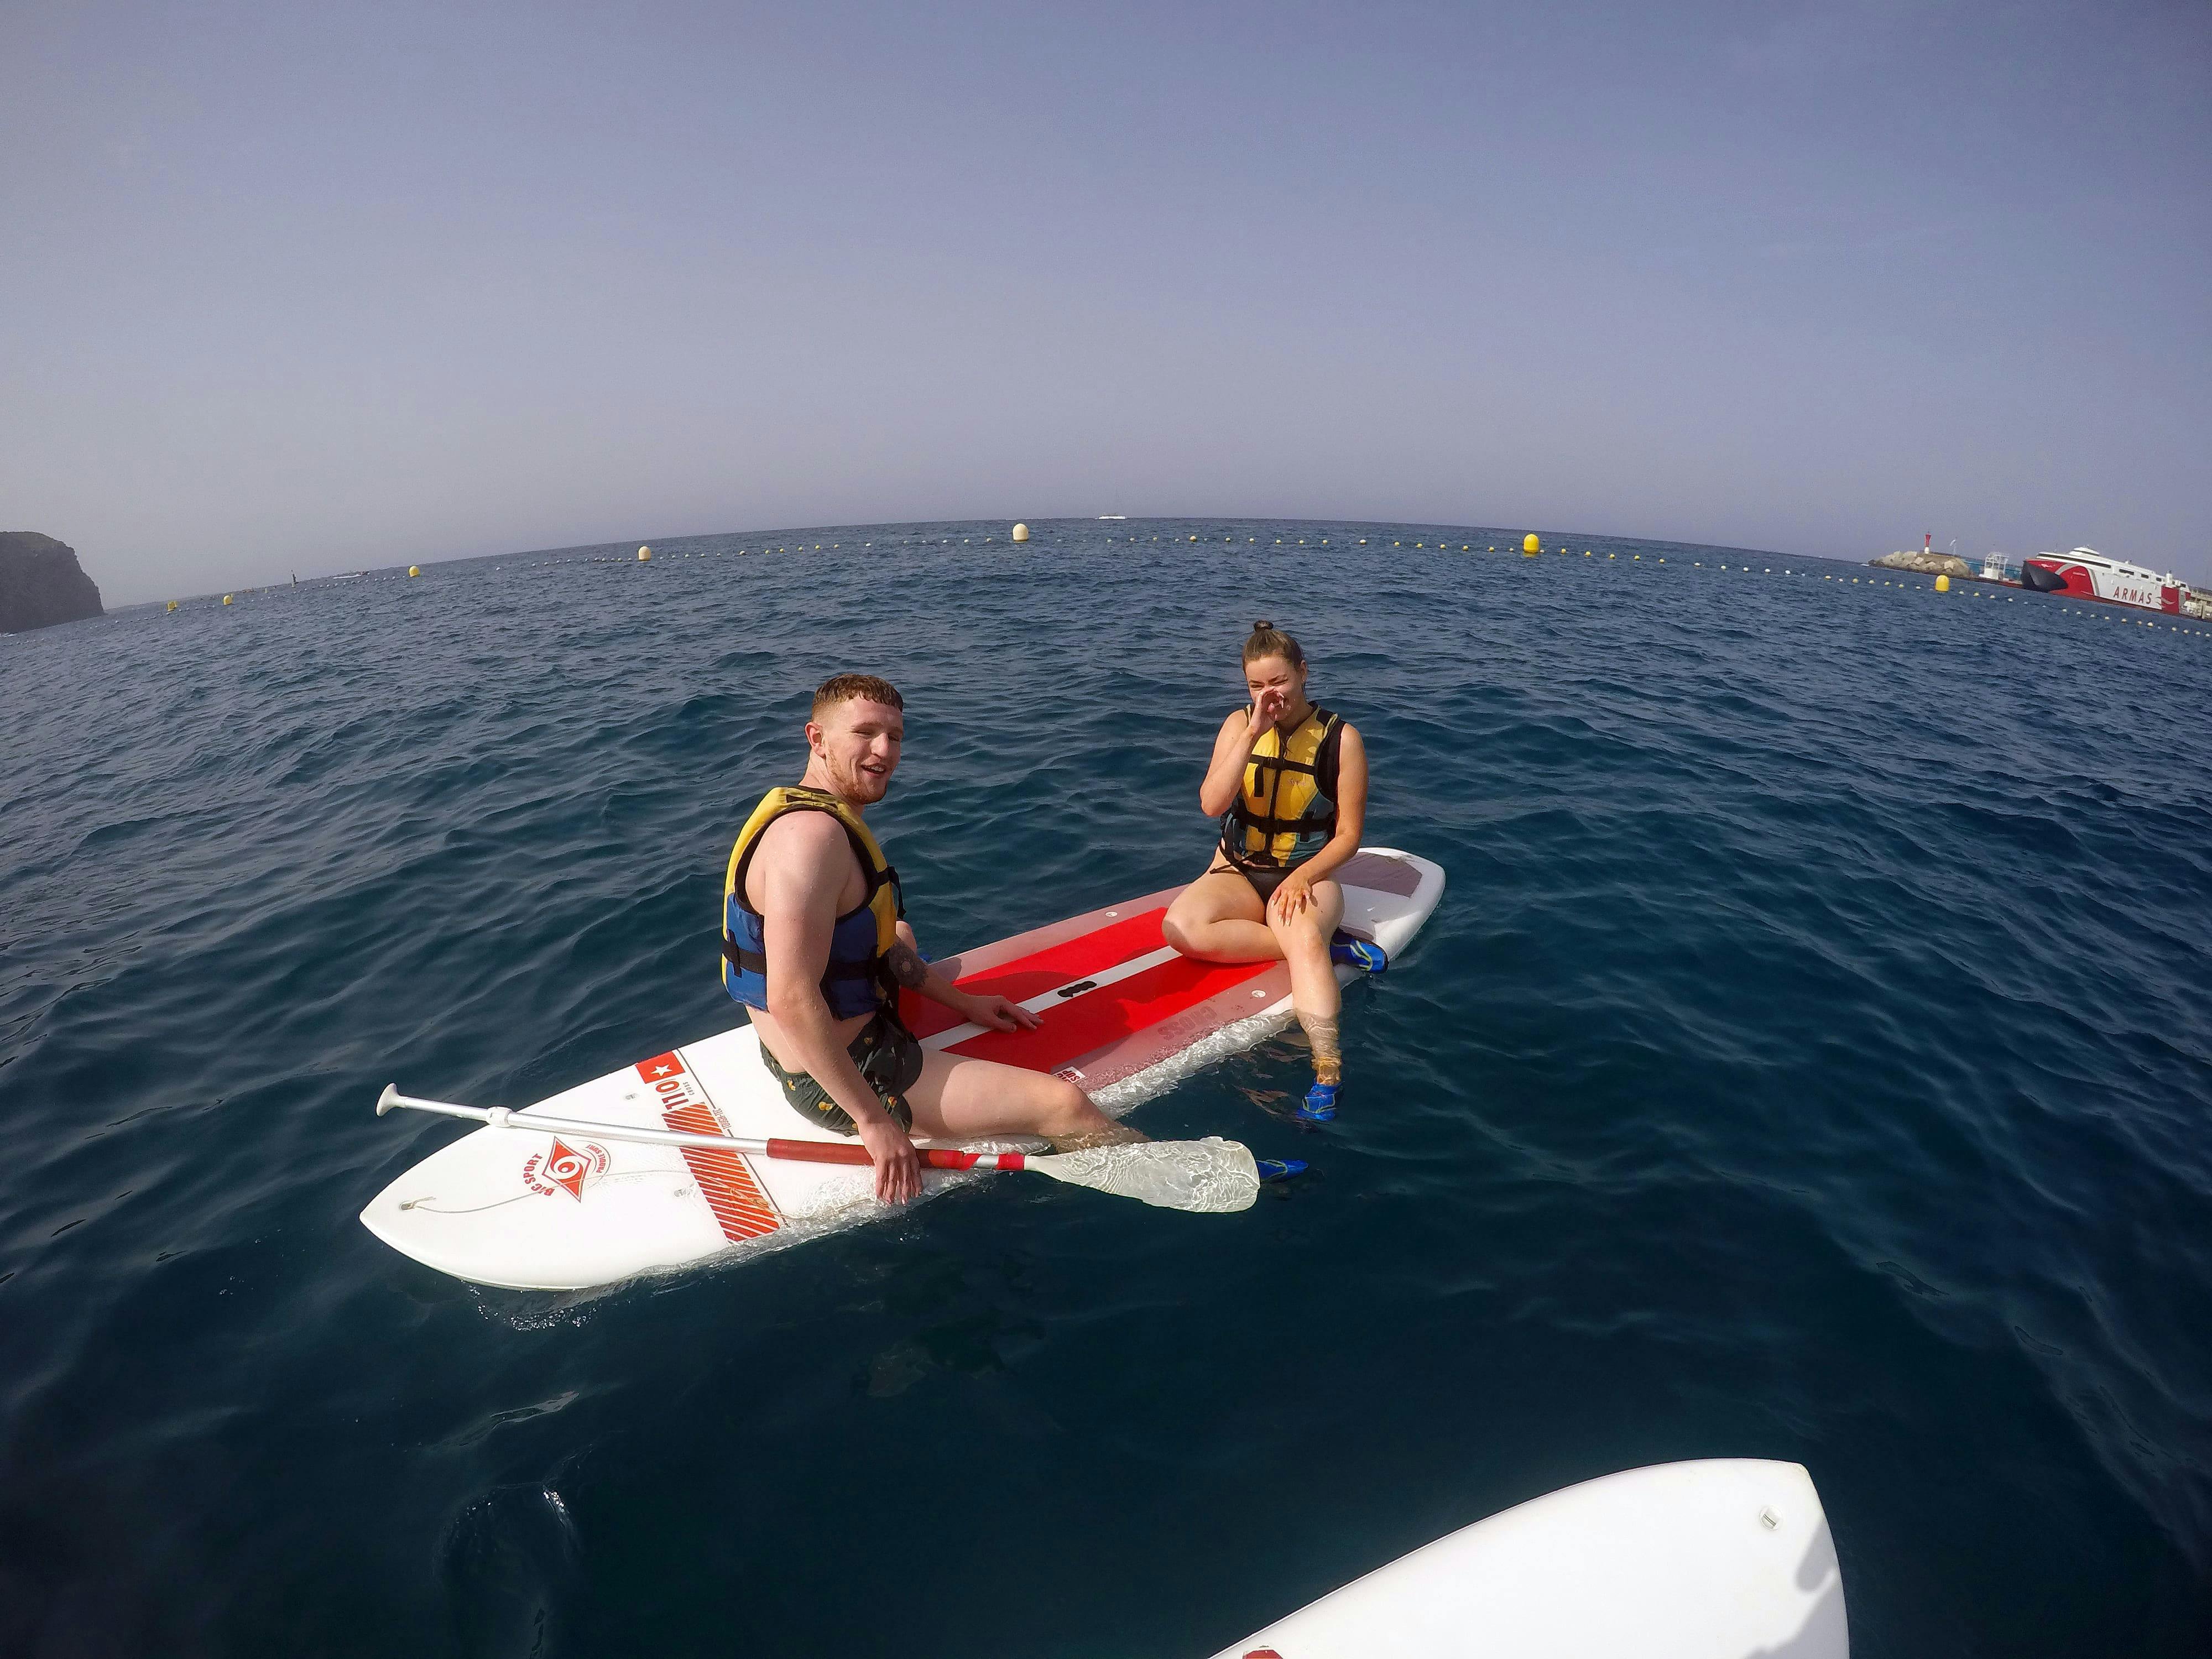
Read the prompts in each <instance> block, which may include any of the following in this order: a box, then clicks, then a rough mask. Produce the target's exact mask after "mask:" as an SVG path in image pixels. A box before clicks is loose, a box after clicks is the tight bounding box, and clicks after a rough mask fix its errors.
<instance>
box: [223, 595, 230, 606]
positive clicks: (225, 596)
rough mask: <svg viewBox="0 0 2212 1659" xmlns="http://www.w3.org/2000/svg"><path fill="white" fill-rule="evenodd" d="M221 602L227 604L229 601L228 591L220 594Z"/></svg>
mask: <svg viewBox="0 0 2212 1659" xmlns="http://www.w3.org/2000/svg"><path fill="white" fill-rule="evenodd" d="M222 602H223V603H224V604H225V605H228V604H229V603H230V595H229V594H228V593H226V594H224V595H223V596H222Z"/></svg>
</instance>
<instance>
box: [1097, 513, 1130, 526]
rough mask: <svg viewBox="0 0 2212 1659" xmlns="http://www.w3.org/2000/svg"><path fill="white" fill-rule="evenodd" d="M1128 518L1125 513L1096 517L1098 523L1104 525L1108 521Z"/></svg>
mask: <svg viewBox="0 0 2212 1659" xmlns="http://www.w3.org/2000/svg"><path fill="white" fill-rule="evenodd" d="M1128 516H1129V515H1128V514H1127V513H1100V514H1099V515H1098V522H1099V523H1101V524H1104V523H1105V522H1106V521H1107V520H1109V519H1126V518H1127V517H1128Z"/></svg>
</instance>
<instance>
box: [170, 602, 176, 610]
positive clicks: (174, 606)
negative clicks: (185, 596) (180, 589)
mask: <svg viewBox="0 0 2212 1659" xmlns="http://www.w3.org/2000/svg"><path fill="white" fill-rule="evenodd" d="M176 608H177V602H176V601H175V600H174V599H171V600H170V601H169V609H170V610H172V611H174V610H175V609H176Z"/></svg>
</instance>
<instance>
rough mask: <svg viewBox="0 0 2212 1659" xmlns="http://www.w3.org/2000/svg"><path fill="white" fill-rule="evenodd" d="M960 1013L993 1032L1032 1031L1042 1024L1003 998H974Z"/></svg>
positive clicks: (1020, 1006) (1031, 1014) (1021, 1007)
mask: <svg viewBox="0 0 2212 1659" xmlns="http://www.w3.org/2000/svg"><path fill="white" fill-rule="evenodd" d="M961 1012H963V1013H965V1014H966V1015H967V1016H968V1018H969V1019H970V1020H972V1021H974V1022H975V1024H978V1025H987V1026H989V1027H990V1028H991V1030H994V1031H1034V1030H1036V1028H1037V1027H1038V1026H1040V1025H1042V1024H1044V1021H1043V1020H1042V1018H1039V1017H1038V1016H1037V1015H1036V1014H1033V1013H1031V1012H1030V1011H1029V1010H1028V1009H1026V1008H1024V1007H1023V1006H1022V1005H1021V1004H1020V1003H1018V1002H1009V1001H1007V1000H1006V998H1004V997H974V996H971V997H969V999H968V1006H966V1007H965V1008H963V1010H962V1011H961Z"/></svg>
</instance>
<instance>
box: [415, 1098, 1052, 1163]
mask: <svg viewBox="0 0 2212 1659" xmlns="http://www.w3.org/2000/svg"><path fill="white" fill-rule="evenodd" d="M395 1106H404V1107H405V1108H407V1109H409V1110H410V1111H416V1112H436V1113H439V1114H441V1115H443V1116H446V1117H463V1118H467V1119H469V1120H471V1121H473V1122H477V1123H488V1124H489V1125H490V1126H491V1127H493V1128H495V1129H523V1130H528V1131H532V1132H535V1133H542V1134H572V1135H592V1136H596V1137H598V1138H599V1139H601V1140H629V1141H635V1142H638V1143H640V1144H641V1145H643V1146H692V1147H698V1148H701V1149H703V1150H707V1151H713V1152H751V1153H753V1154H755V1155H756V1156H757V1157H761V1158H780V1159H782V1160H784V1161H786V1162H787V1163H793V1164H872V1163H873V1162H874V1161H875V1160H874V1159H872V1158H870V1157H869V1156H868V1149H867V1148H866V1147H865V1146H861V1145H860V1144H859V1143H858V1142H856V1141H833V1140H744V1139H739V1138H738V1136H736V1135H702V1134H691V1133H687V1132H685V1131H684V1130H682V1129H647V1128H641V1127H630V1126H629V1125H627V1124H621V1123H593V1122H591V1121H588V1120H586V1119H584V1118H576V1117H549V1116H546V1115H542V1114H540V1113H537V1112H532V1113H531V1114H530V1115H529V1116H527V1117H520V1116H517V1115H515V1114H514V1113H513V1111H511V1110H509V1109H507V1107H504V1106H462V1105H459V1104H457V1103H454V1102H453V1101H450V1100H423V1099H420V1098H418V1097H416V1096H414V1095H403V1094H401V1093H400V1092H399V1085H397V1084H388V1085H386V1087H385V1091H384V1092H383V1093H382V1094H381V1095H380V1096H378V1097H377V1101H376V1115H378V1116H379V1117H382V1116H383V1115H385V1114H386V1112H388V1111H390V1110H391V1109H392V1108H393V1107H395ZM914 1152H915V1157H916V1158H920V1159H921V1161H922V1162H923V1163H924V1164H927V1165H928V1166H929V1167H930V1168H931V1169H933V1170H1025V1169H1027V1168H1028V1167H1029V1159H1030V1156H1031V1155H1030V1154H1029V1153H1025V1152H959V1151H957V1150H956V1149H954V1148H952V1147H950V1146H917V1147H915V1149H914Z"/></svg>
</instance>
